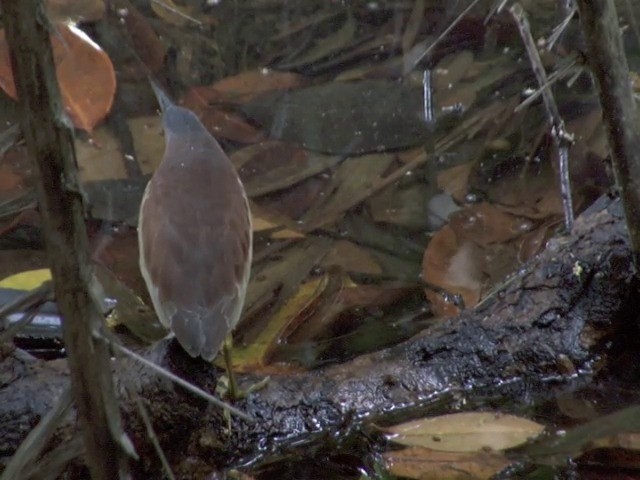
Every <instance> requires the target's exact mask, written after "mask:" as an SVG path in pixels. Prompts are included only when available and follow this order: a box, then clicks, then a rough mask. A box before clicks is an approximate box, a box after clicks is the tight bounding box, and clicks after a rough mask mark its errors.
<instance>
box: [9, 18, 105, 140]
mask: <svg viewBox="0 0 640 480" xmlns="http://www.w3.org/2000/svg"><path fill="white" fill-rule="evenodd" d="M51 45H52V47H53V57H54V62H55V64H56V73H57V76H58V83H59V85H60V94H61V95H62V101H63V104H64V108H65V111H66V112H67V114H68V115H69V117H70V118H71V121H72V122H73V124H74V125H75V126H76V127H77V128H80V129H82V130H86V131H88V132H91V131H92V130H93V129H94V127H95V126H96V125H97V124H98V123H99V122H100V121H101V120H102V119H103V118H104V117H105V116H106V115H107V113H109V111H110V110H111V106H112V104H113V97H114V95H115V91H116V77H115V72H114V71H113V65H112V64H111V60H110V59H109V56H108V55H107V54H106V53H105V52H104V51H103V50H102V49H101V48H100V47H99V46H98V45H96V44H95V43H94V42H93V41H92V40H91V39H90V38H89V37H88V36H87V35H86V34H85V33H84V32H82V31H81V30H80V29H78V28H77V27H74V26H72V25H64V24H57V25H56V30H55V32H54V33H53V34H52V35H51ZM0 87H1V88H2V89H3V90H4V91H5V92H6V93H7V94H8V95H9V96H10V97H12V98H13V99H15V100H17V99H18V94H17V92H16V87H15V83H14V80H13V72H12V71H11V62H10V60H9V48H8V46H7V42H6V38H5V32H4V30H0Z"/></svg>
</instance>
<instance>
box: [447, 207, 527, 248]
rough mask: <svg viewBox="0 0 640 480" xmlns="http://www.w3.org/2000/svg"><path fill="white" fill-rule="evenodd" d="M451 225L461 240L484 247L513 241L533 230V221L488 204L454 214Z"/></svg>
mask: <svg viewBox="0 0 640 480" xmlns="http://www.w3.org/2000/svg"><path fill="white" fill-rule="evenodd" d="M449 225H450V226H451V228H452V229H453V231H454V232H455V233H456V235H457V237H458V238H459V239H461V240H467V241H470V242H473V243H475V244H477V245H482V246H487V245H490V244H493V243H503V242H507V241H509V240H513V239H514V238H516V237H519V236H520V235H522V234H524V233H526V232H528V231H530V230H531V229H532V228H533V223H532V222H531V220H529V219H526V218H522V217H516V216H514V215H510V214H508V213H505V212H503V211H501V210H500V209H499V208H497V207H496V206H494V205H492V204H490V203H487V202H482V203H479V204H476V205H472V206H469V207H467V208H465V209H463V210H460V211H458V212H455V213H453V214H452V215H451V217H450V223H449Z"/></svg>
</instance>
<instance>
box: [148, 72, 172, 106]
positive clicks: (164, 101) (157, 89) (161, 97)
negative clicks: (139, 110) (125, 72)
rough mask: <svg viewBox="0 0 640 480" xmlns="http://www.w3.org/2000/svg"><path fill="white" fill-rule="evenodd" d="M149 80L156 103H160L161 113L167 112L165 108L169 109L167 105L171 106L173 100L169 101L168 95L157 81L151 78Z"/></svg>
mask: <svg viewBox="0 0 640 480" xmlns="http://www.w3.org/2000/svg"><path fill="white" fill-rule="evenodd" d="M149 82H150V83H151V87H152V88H153V92H154V93H155V94H156V98H157V99H158V104H159V105H160V109H161V110H162V113H163V114H165V113H167V110H169V107H172V106H173V105H174V104H173V102H172V101H171V99H170V98H169V96H168V95H167V94H166V93H165V92H164V90H163V89H162V87H161V86H160V85H159V84H158V82H156V81H155V80H153V79H149Z"/></svg>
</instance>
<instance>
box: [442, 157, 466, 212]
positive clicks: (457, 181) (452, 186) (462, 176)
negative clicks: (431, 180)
mask: <svg viewBox="0 0 640 480" xmlns="http://www.w3.org/2000/svg"><path fill="white" fill-rule="evenodd" d="M472 170H473V162H468V163H463V164H462V165H457V166H455V167H451V168H447V169H446V170H442V171H441V172H438V179H437V182H438V188H440V189H441V190H443V191H444V192H445V193H448V194H449V195H451V196H452V197H453V199H454V200H456V201H457V202H458V203H464V201H465V196H466V195H467V193H468V192H469V175H470V174H471V171H472Z"/></svg>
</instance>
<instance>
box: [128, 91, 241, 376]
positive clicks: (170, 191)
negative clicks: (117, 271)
mask: <svg viewBox="0 0 640 480" xmlns="http://www.w3.org/2000/svg"><path fill="white" fill-rule="evenodd" d="M151 86H152V88H153V90H154V92H155V95H156V97H157V100H158V103H159V105H160V109H161V112H162V123H163V130H164V135H165V152H164V156H163V158H162V161H161V163H160V165H159V166H158V168H157V169H156V171H155V172H154V174H153V175H152V177H151V179H150V180H149V183H148V184H147V186H146V188H145V192H144V195H143V199H142V203H141V205H140V215H139V223H138V243H139V248H140V271H141V273H142V277H143V278H144V281H145V283H146V286H147V290H148V291H149V295H150V297H151V301H152V303H153V307H154V309H155V311H156V313H157V315H158V318H159V320H160V322H161V323H162V324H163V325H164V326H165V327H166V328H167V329H168V330H169V336H175V338H176V339H177V341H178V343H179V344H180V346H181V347H182V348H183V349H184V350H185V351H186V352H187V353H188V354H189V355H190V356H191V357H194V358H196V357H201V358H202V359H204V360H206V361H208V362H211V361H213V360H214V358H215V357H216V356H217V355H218V353H219V352H220V350H221V348H222V347H223V345H226V342H225V339H226V338H227V337H228V336H230V332H231V331H232V330H233V329H234V327H235V326H236V325H237V324H238V321H239V320H240V317H241V314H242V309H243V306H244V301H245V296H246V291H247V284H248V281H249V275H250V269H251V258H252V242H253V237H252V228H251V214H250V210H249V202H248V199H247V194H246V191H245V189H244V186H243V184H242V181H241V180H240V177H239V175H238V173H237V171H236V169H235V168H234V166H233V164H232V163H231V160H230V159H229V157H228V156H227V155H226V154H225V152H224V151H223V150H222V148H221V147H220V144H219V143H218V141H217V140H216V139H215V138H214V137H213V135H211V133H210V132H209V131H208V130H207V129H206V128H205V126H204V125H203V124H202V122H201V121H200V119H199V118H198V117H197V116H196V114H195V113H194V112H192V111H191V110H189V109H187V108H183V107H181V106H178V105H176V104H175V103H174V102H173V101H172V100H171V99H170V98H169V96H168V95H167V94H166V93H165V92H164V90H163V89H162V88H161V87H160V86H159V85H158V84H157V83H156V81H154V80H151ZM226 353H227V352H226V350H225V360H226V361H227V370H228V375H229V378H230V380H231V379H232V372H231V365H230V360H229V357H228V356H227V355H226Z"/></svg>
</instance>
